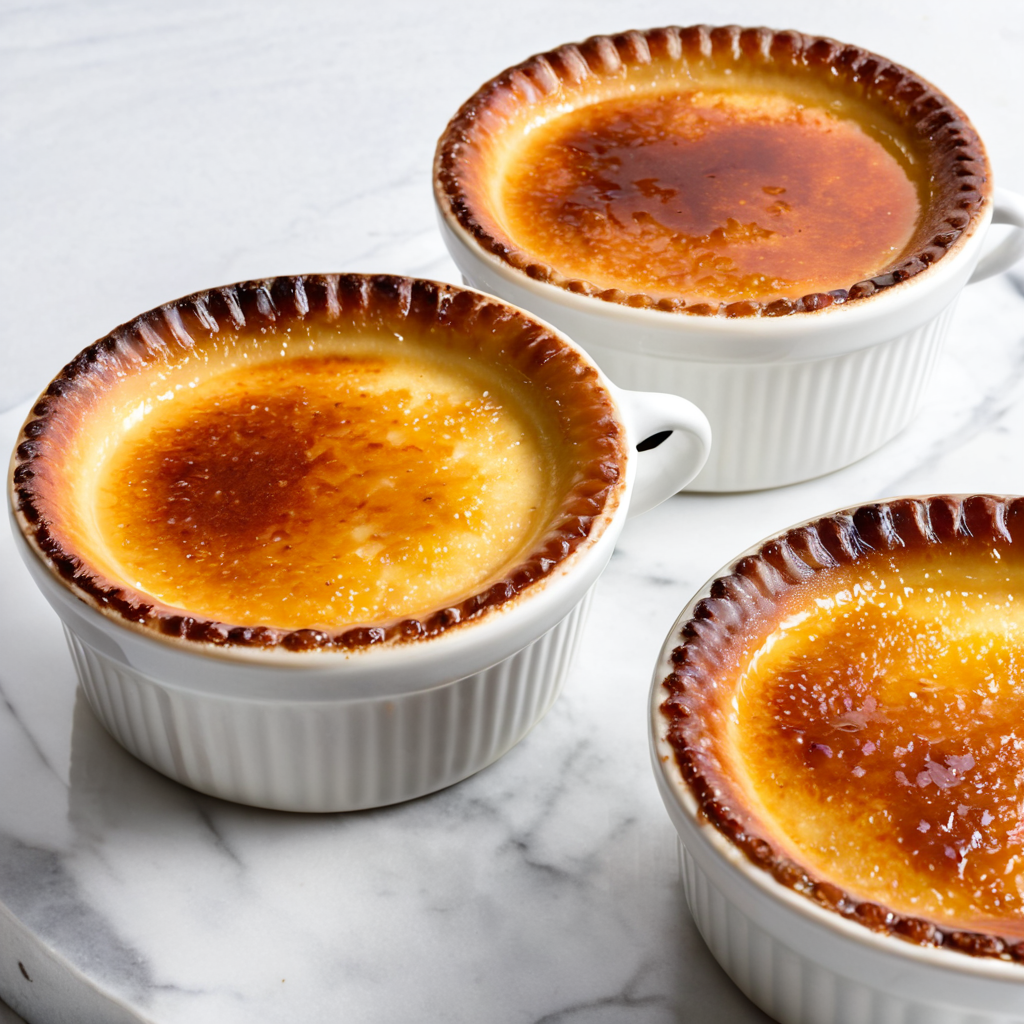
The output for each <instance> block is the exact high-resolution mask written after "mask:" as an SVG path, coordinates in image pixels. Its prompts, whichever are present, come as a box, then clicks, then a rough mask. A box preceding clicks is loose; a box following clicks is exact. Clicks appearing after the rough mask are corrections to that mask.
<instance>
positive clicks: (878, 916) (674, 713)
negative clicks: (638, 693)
mask: <svg viewBox="0 0 1024 1024" xmlns="http://www.w3.org/2000/svg"><path fill="white" fill-rule="evenodd" d="M969 537H973V538H979V537H980V538H986V537H988V538H991V539H992V540H998V541H999V542H1000V543H1003V544H1017V545H1021V544H1024V497H1017V496H993V495H968V496H962V495H936V496H931V497H922V498H893V499H889V500H887V501H883V502H878V503H873V504H869V505H861V506H855V507H852V508H847V509H842V510H839V511H837V512H835V513H832V514H830V515H826V516H823V517H821V518H819V519H815V520H808V521H807V522H805V523H801V524H799V525H798V526H794V527H791V528H789V529H788V530H784V531H782V532H781V533H779V534H776V535H774V536H772V537H770V538H768V539H767V540H765V541H763V542H761V543H760V544H758V545H755V546H754V547H753V548H751V549H749V550H748V551H747V552H745V553H744V554H742V555H741V556H739V558H737V559H736V560H735V561H734V562H732V563H731V564H730V565H728V566H726V567H725V568H724V569H723V570H722V572H721V573H720V574H718V575H716V577H715V578H713V579H712V581H711V582H709V583H708V584H707V585H705V586H704V587H703V588H702V589H701V591H700V592H699V593H698V595H697V596H696V597H695V598H694V599H693V600H692V601H691V602H690V604H689V605H688V606H687V609H686V610H684V612H683V615H682V616H681V620H682V621H681V622H680V623H677V626H676V627H675V628H674V629H673V631H672V633H671V634H670V638H669V641H668V642H667V643H666V646H665V651H666V653H667V652H669V651H670V653H667V659H666V658H663V659H662V661H663V663H664V662H665V661H667V663H668V664H669V665H670V666H671V667H672V671H671V673H670V674H669V675H668V676H667V677H666V678H664V679H662V680H661V681H660V683H659V682H658V681H657V680H656V683H655V686H654V690H653V696H652V704H654V707H655V710H656V712H657V714H656V718H655V722H656V728H655V731H656V733H657V735H656V736H655V737H654V738H655V739H656V740H657V741H658V742H660V743H665V744H666V745H667V746H668V747H669V748H671V749H672V751H674V753H675V757H674V759H673V760H672V762H671V764H672V766H673V767H674V769H675V770H677V771H678V772H679V773H680V775H681V777H682V785H683V786H684V787H685V792H686V794H688V795H689V796H690V797H691V798H692V799H693V800H694V802H695V807H696V809H697V813H698V816H699V817H700V818H702V819H703V820H705V821H706V822H707V823H708V824H709V825H710V826H712V827H713V828H714V829H715V830H716V831H717V833H719V834H720V835H721V836H722V837H723V838H724V839H725V840H726V841H727V842H729V843H730V844H732V846H733V847H735V848H736V849H738V850H739V851H740V852H741V853H742V854H743V855H744V856H745V858H746V860H747V862H748V863H749V864H750V865H751V866H752V867H753V868H755V869H758V870H759V871H760V872H763V874H762V877H763V878H765V879H766V880H767V879H771V880H773V881H774V882H776V883H778V884H779V885H780V886H782V887H783V888H785V889H787V890H791V891H793V892H795V893H797V894H799V895H801V896H803V897H805V898H807V899H809V900H811V901H812V902H813V903H814V904H816V905H817V906H819V907H821V908H823V909H824V910H827V911H831V912H833V913H836V914H839V915H840V916H841V917H842V918H843V919H844V920H847V921H850V922H853V923H856V924H858V925H860V926H863V927H865V928H868V929H870V930H871V931H874V932H878V933H882V934H888V935H892V936H894V937H898V938H900V939H903V940H906V941H908V942H911V943H914V944H916V945H918V946H921V947H939V948H942V949H946V950H949V951H952V952H956V953H961V954H966V955H968V956H972V957H988V958H995V959H999V960H1002V961H1012V962H1015V963H1024V940H1017V941H1013V940H1007V939H1005V938H1003V937H1002V936H1000V935H998V934H995V933H993V932H974V931H966V930H956V929H949V928H945V927H942V926H940V925H938V924H936V923H935V922H933V921H930V920H927V919H925V918H919V917H911V916H909V915H903V914H899V913H897V912H895V911H893V910H891V909H890V908H888V907H885V906H882V905H880V904H877V903H872V902H868V901H860V900H857V899H855V898H854V897H852V896H850V895H849V894H848V893H847V892H845V891H844V890H843V889H841V888H840V887H839V886H836V885H834V884H833V883H831V882H828V881H827V880H825V879H822V878H817V877H814V876H813V875H811V874H809V873H807V872H806V871H805V870H804V869H803V867H801V866H800V865H799V864H797V863H796V862H794V861H792V860H790V859H789V858H788V857H786V856H785V855H784V854H782V853H781V852H780V851H779V849H778V848H777V847H776V846H775V845H773V844H772V842H771V841H770V840H769V839H766V838H764V836H763V835H760V834H756V833H757V832H758V831H759V828H758V821H757V819H756V818H755V817H754V815H753V814H748V813H746V812H745V811H744V810H743V809H742V806H739V805H741V802H742V801H741V799H740V798H738V795H737V794H736V792H735V790H734V789H733V788H732V787H731V786H730V784H729V783H728V781H727V780H726V779H725V777H724V776H723V775H722V773H721V771H720V770H719V769H718V768H717V766H716V758H715V756H714V754H713V753H709V751H708V749H707V748H706V746H704V745H702V742H701V740H702V738H703V737H702V724H701V710H702V709H703V708H704V707H705V706H707V705H708V704H710V703H711V702H712V701H713V695H712V693H711V691H712V690H713V687H714V682H715V673H716V670H717V668H718V665H719V664H720V663H721V659H722V656H723V653H724V652H725V651H726V650H727V649H728V648H729V647H730V646H731V644H732V638H733V636H734V634H736V633H737V632H738V631H739V630H740V629H741V627H742V626H743V625H744V624H745V623H746V622H749V621H750V620H751V619H752V618H755V617H757V618H761V617H763V616H766V615H770V614H771V612H772V610H773V608H774V607H775V605H776V601H777V599H778V597H779V596H780V595H782V594H783V593H785V592H786V591H788V590H789V589H790V588H792V587H794V586H797V585H799V584H800V583H803V582H805V581H806V580H807V579H808V578H810V577H811V576H812V575H813V574H814V573H816V572H818V571H819V570H822V569H828V568H832V567H835V566H838V565H849V564H853V563H854V562H856V561H857V560H858V559H859V558H860V557H861V556H862V555H865V554H867V553H869V552H873V551H877V550H897V549H900V548H906V547H924V546H930V545H941V544H943V543H948V542H950V541H952V540H954V539H966V538H969ZM673 636H674V637H676V638H677V639H681V640H682V641H683V642H682V644H680V645H678V646H674V647H671V646H670V645H671V644H672V637H673ZM666 693H667V694H668V696H667V697H666V696H665V694H666ZM658 726H660V729H659V728H658ZM661 767H662V770H663V771H664V770H666V769H667V767H668V766H667V765H662V766H661ZM731 801H735V803H736V806H734V805H732V803H731ZM679 803H680V806H681V807H682V808H683V810H684V811H686V813H687V814H688V815H690V816H693V809H690V808H687V807H686V804H685V802H684V801H683V800H679Z"/></svg>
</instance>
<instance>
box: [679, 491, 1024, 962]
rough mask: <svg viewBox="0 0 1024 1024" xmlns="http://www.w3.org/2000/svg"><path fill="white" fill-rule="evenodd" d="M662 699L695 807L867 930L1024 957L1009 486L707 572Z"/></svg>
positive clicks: (832, 520)
mask: <svg viewBox="0 0 1024 1024" xmlns="http://www.w3.org/2000/svg"><path fill="white" fill-rule="evenodd" d="M682 641H683V642H682V644H681V646H680V647H678V648H677V649H676V650H675V651H674V653H673V662H674V665H675V668H674V671H673V673H672V675H671V676H669V677H668V679H666V680H665V682H664V686H665V689H666V692H667V698H666V700H665V701H664V703H663V705H662V712H663V713H664V714H665V716H666V717H667V719H668V722H669V729H668V739H669V742H670V743H671V744H672V746H673V747H674V749H675V751H676V758H677V761H678V763H679V766H680V768H681V769H682V772H683V775H684V776H685V778H686V779H687V781H688V783H689V785H690V787H691V788H692V790H693V792H694V794H695V796H696V797H697V799H698V802H699V804H700V806H701V808H702V810H703V812H704V813H705V814H706V815H707V817H708V818H709V819H710V820H711V821H712V822H713V823H714V824H715V825H716V826H717V827H718V828H719V829H720V830H721V831H722V832H724V833H725V834H726V835H727V836H728V837H729V838H730V839H731V840H732V841H733V842H734V843H736V844H737V845H738V846H739V847H740V848H741V849H743V850H744V852H745V853H746V854H747V856H748V857H749V858H750V859H751V860H752V861H753V862H754V863H755V864H757V865H759V866H760V867H762V868H764V869H765V870H767V871H769V872H770V873H771V874H772V875H773V876H774V877H775V878H776V879H777V880H778V881H780V882H781V883H782V884H784V885H787V886H790V887H792V888H794V889H796V890H797V891H799V892H802V893H804V894H805V895H807V896H809V897H811V898H812V899H814V900H816V901H817V902H818V903H820V904H821V905H823V906H825V907H828V908H830V909H832V910H834V911H836V912H838V913H840V914H842V915H843V916H845V917H847V918H849V919H851V920H855V921H858V922H860V923H861V924H864V925H866V926H868V927H870V928H872V929H875V930H879V931H887V932H891V933H893V934H896V935H899V936H902V937H904V938H908V939H910V940H912V941H915V942H918V943H920V944H931V945H945V946H949V947H950V948H953V949H958V950H962V951H964V952H968V953H971V954H973V955H980V956H998V957H1004V958H1012V959H1016V960H1024V942H1022V941H1021V940H1022V939H1024V924H1022V916H1024V915H1022V913H1021V910H1022V906H1024V825H1022V820H1024V819H1022V814H1024V805H1022V803H1021V800H1020V794H1019V788H1020V787H1019V779H1020V778H1021V777H1022V774H1024V732H1022V730H1021V725H1020V723H1021V721H1022V720H1024V499H1020V498H1017V499H998V498H990V497H972V498H967V499H962V500H961V499H955V498H950V497H941V498H931V499H921V500H915V499H902V500H898V501H893V502H889V503H884V504H880V505H873V506H866V507H864V508H860V509H857V510H854V511H851V512H847V513H839V514H837V515H834V516H830V517H827V518H826V519H823V520H819V521H817V522H815V523H812V524H810V525H808V526H804V527H800V528H798V529H795V530H793V531H790V532H789V533H788V534H786V535H785V536H784V537H782V538H780V539H778V540H775V541H772V542H770V543H769V544H767V545H766V546H765V547H764V548H763V549H762V550H761V551H760V552H759V553H758V554H757V555H754V556H751V557H747V558H744V559H742V560H741V561H740V562H738V563H737V565H736V566H735V567H734V571H733V573H732V574H731V575H730V576H727V577H723V578H721V579H719V580H716V581H715V583H714V584H713V585H712V588H711V595H710V597H708V598H705V599H704V600H702V601H701V602H699V603H698V605H697V606H696V608H695V610H694V614H693V617H692V618H691V620H690V621H689V622H688V623H687V624H686V625H685V626H684V627H683V631H682Z"/></svg>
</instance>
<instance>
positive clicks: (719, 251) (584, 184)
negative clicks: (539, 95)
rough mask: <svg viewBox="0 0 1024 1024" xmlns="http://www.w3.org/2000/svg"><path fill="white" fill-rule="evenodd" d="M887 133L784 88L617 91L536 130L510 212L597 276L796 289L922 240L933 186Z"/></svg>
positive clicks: (726, 290) (764, 293)
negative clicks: (924, 194)
mask: <svg viewBox="0 0 1024 1024" xmlns="http://www.w3.org/2000/svg"><path fill="white" fill-rule="evenodd" d="M868 127H869V128H870V126H868ZM876 134H877V135H878V137H877V138H876V137H872V134H871V133H870V131H869V130H865V127H864V126H862V125H861V124H860V123H859V122H858V121H857V120H855V119H853V118H850V117H843V116H837V115H836V113H835V112H834V111H832V110H828V109H825V108H823V107H815V106H812V105H811V106H809V105H806V104H805V103H802V102H798V101H797V100H796V99H791V98H789V97H787V96H785V95H783V94H779V93H777V94H765V93H748V92H735V91H734V92H714V91H696V92H685V93H676V92H670V93H654V94H652V95H648V96H635V95H634V96H628V97H622V98H619V99H614V100H605V101H603V102H598V103H594V104H592V105H590V106H585V107H581V108H579V109H576V110H573V111H571V112H569V113H567V114H564V115H562V116H561V117H556V118H552V119H551V120H550V121H548V122H546V123H544V124H542V125H540V126H539V127H537V128H535V129H533V130H532V131H531V132H530V133H529V134H528V135H527V136H526V137H525V139H524V141H523V144H522V146H521V148H520V150H519V151H518V152H517V153H516V155H515V158H514V162H510V163H511V165H510V167H509V170H508V172H507V174H506V178H505V182H504V185H503V188H502V191H501V203H502V209H503V211H504V217H505V222H506V224H507V226H508V231H509V234H510V236H511V237H512V239H513V240H514V241H515V242H516V243H517V244H519V245H521V246H522V247H523V248H524V249H528V250H529V251H530V252H532V253H535V254H536V255H537V257H539V258H540V259H541V260H542V261H543V262H545V263H547V264H549V265H550V266H552V267H553V268H554V269H555V270H556V271H557V272H558V273H559V274H561V275H564V276H565V277H570V278H584V279H586V280H588V281H590V282H592V283H593V284H594V285H596V286H598V287H600V288H618V289H623V290H625V291H629V292H645V293H647V294H649V295H651V296H652V297H654V298H658V299H661V298H678V299H689V300H694V301H701V300H704V301H707V300H712V301H724V302H734V301H737V300H743V299H755V300H772V299H777V298H781V297H789V298H799V297H800V296H802V295H806V294H808V293H811V292H827V291H830V290H831V289H833V288H836V287H838V286H840V285H842V284H843V283H849V282H852V281H859V280H861V279H863V278H867V277H871V276H872V275H873V274H876V273H878V272H879V271H880V270H881V269H882V268H883V267H885V266H887V265H888V264H889V263H891V262H892V261H893V260H894V259H896V258H897V257H898V256H900V255H901V254H902V253H903V251H904V249H905V248H906V246H907V245H908V243H909V242H910V240H911V238H912V237H913V233H914V229H915V227H916V225H917V220H918V216H919V214H920V209H921V203H920V201H919V198H918V187H920V188H921V189H922V191H924V190H925V186H924V184H923V183H921V185H920V186H917V185H916V184H915V181H914V180H913V178H912V174H913V173H914V171H915V170H916V168H915V167H914V163H913V158H912V156H911V155H910V154H908V153H905V152H903V151H901V150H900V149H899V148H898V147H896V146H895V145H893V144H892V142H891V139H890V138H889V137H888V136H887V135H886V134H885V133H883V132H877V133H876ZM886 142H888V143H889V145H888V146H886V144H885V143H886Z"/></svg>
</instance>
